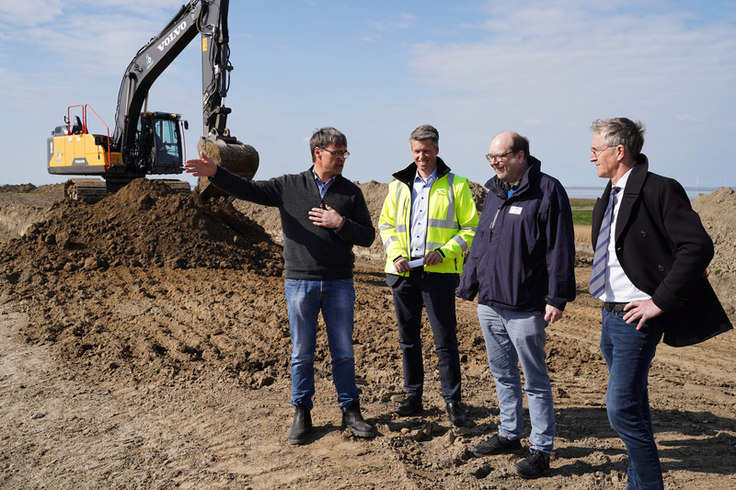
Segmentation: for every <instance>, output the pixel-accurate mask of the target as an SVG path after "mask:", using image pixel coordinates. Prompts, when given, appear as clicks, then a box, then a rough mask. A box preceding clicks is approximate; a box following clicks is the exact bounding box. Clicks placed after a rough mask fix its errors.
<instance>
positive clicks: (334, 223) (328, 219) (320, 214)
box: [309, 205, 342, 229]
mask: <svg viewBox="0 0 736 490" xmlns="http://www.w3.org/2000/svg"><path fill="white" fill-rule="evenodd" d="M309 219H310V220H312V223H314V224H315V225H316V226H321V227H322V228H332V229H335V228H339V227H340V225H341V224H342V216H341V215H340V213H338V212H337V211H335V210H334V209H332V208H331V207H329V206H327V205H325V208H324V209H322V208H312V210H311V211H309Z"/></svg>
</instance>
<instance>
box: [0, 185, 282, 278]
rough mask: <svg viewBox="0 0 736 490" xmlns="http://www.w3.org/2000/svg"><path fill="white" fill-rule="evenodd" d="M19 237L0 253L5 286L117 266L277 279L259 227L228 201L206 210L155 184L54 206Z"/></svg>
mask: <svg viewBox="0 0 736 490" xmlns="http://www.w3.org/2000/svg"><path fill="white" fill-rule="evenodd" d="M21 240H22V243H21V244H19V243H17V242H16V241H11V242H10V243H8V244H7V245H5V246H4V247H3V248H2V249H0V262H2V264H3V266H2V269H0V271H3V272H4V273H5V275H6V278H7V279H8V280H9V281H10V282H15V281H17V280H18V278H19V276H20V275H21V274H23V273H44V272H50V271H60V270H64V271H66V272H70V271H73V270H76V269H86V270H104V269H106V268H108V267H117V266H131V267H166V268H169V269H177V268H194V267H204V268H222V269H227V268H236V269H246V270H247V269H253V270H257V271H258V272H260V273H262V274H266V275H280V274H281V255H280V251H281V250H280V247H279V246H277V245H276V244H274V243H273V242H272V241H271V239H270V237H269V236H268V234H267V233H266V232H265V231H264V230H263V228H262V227H261V226H259V225H257V224H256V223H254V222H253V221H251V220H250V219H248V218H245V217H244V216H243V215H242V214H240V213H238V212H237V211H236V210H235V209H234V208H233V207H232V205H231V204H229V202H228V201H224V200H221V201H218V202H216V203H213V204H207V205H205V204H204V203H202V202H201V200H199V199H198V198H197V197H196V196H195V195H193V194H184V193H178V192H174V191H172V190H171V189H170V188H169V187H168V186H166V185H165V184H164V183H162V182H161V181H157V180H148V179H138V180H135V181H133V182H132V183H131V184H129V185H127V186H126V187H124V188H123V189H122V190H121V191H120V192H118V193H116V194H114V195H111V196H109V197H108V198H106V199H104V200H102V201H100V202H98V203H95V204H92V205H90V204H86V203H83V202H80V201H73V200H70V199H65V200H61V201H57V202H56V203H55V204H54V205H53V206H52V207H51V209H50V210H49V211H48V213H47V214H46V216H45V219H44V220H43V221H40V222H38V223H36V224H34V225H32V226H31V227H29V228H28V229H27V230H26V232H25V235H24V236H23V237H22V239H21ZM29 265H32V267H29ZM31 269H32V270H31ZM14 277H15V279H14Z"/></svg>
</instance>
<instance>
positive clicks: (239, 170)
mask: <svg viewBox="0 0 736 490" xmlns="http://www.w3.org/2000/svg"><path fill="white" fill-rule="evenodd" d="M234 141H235V142H234V143H227V142H225V141H224V140H222V139H215V138H213V137H212V136H208V137H202V138H200V139H199V143H197V150H198V151H200V152H202V153H204V154H205V155H207V156H208V157H210V158H211V159H212V161H214V162H215V163H216V164H217V165H220V166H221V167H224V168H226V169H228V170H229V171H230V172H232V173H234V174H236V175H240V176H241V177H244V178H246V179H248V180H251V179H252V178H253V176H254V175H255V174H256V171H257V170H258V152H257V151H256V149H255V148H253V147H252V146H250V145H246V144H243V143H241V142H240V141H238V140H234ZM198 188H199V194H200V195H201V196H202V197H203V198H210V197H222V196H226V195H227V194H226V193H225V192H223V191H221V190H219V189H218V188H216V187H215V186H214V185H212V184H210V181H209V179H208V178H207V177H200V178H199V185H198Z"/></svg>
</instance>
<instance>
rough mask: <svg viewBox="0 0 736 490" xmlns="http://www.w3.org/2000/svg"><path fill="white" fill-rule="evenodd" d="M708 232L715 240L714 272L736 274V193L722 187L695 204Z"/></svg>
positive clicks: (712, 267)
mask: <svg viewBox="0 0 736 490" xmlns="http://www.w3.org/2000/svg"><path fill="white" fill-rule="evenodd" d="M693 209H694V210H695V211H696V212H697V213H698V214H699V215H700V220H701V221H702V223H703V226H704V227H705V229H706V231H707V232H708V234H709V235H710V237H711V239H712V240H713V245H714V246H715V251H716V254H715V257H713V261H712V262H711V264H710V267H709V269H710V270H711V271H712V272H715V271H719V272H736V241H734V237H736V192H734V190H733V189H731V188H730V187H721V188H720V189H718V190H716V191H714V192H713V193H711V194H700V195H698V197H697V198H696V199H695V201H694V202H693Z"/></svg>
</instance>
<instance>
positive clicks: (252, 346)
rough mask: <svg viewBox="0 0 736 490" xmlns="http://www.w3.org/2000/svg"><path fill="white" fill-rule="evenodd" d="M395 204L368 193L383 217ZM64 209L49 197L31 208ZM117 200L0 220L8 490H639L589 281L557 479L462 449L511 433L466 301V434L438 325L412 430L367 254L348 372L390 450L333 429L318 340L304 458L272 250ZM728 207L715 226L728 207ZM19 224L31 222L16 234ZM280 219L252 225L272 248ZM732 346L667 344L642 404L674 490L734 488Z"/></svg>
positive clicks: (559, 336)
mask: <svg viewBox="0 0 736 490" xmlns="http://www.w3.org/2000/svg"><path fill="white" fill-rule="evenodd" d="M381 186H382V185H381V184H377V183H368V184H362V187H363V189H364V193H365V194H366V198H367V200H368V201H369V206H371V207H372V209H371V211H372V214H373V213H374V209H373V207H374V205H372V204H371V203H372V202H373V203H375V202H379V201H382V199H383V196H382V195H381V192H383V193H384V194H383V195H385V190H382V189H384V188H382V187H381ZM55 192H56V190H54V189H51V190H48V191H47V192H41V191H39V193H38V199H39V200H42V199H49V194H52V195H53V196H56V194H54V193H55ZM6 194H10V193H6ZM119 194H121V193H119ZM1 195H2V193H0V196H1ZM115 197H116V198H117V199H118V201H114V200H113V199H112V198H108V199H107V200H106V201H107V202H106V203H105V202H104V201H103V202H102V203H98V204H94V205H82V204H80V203H69V202H66V201H63V202H62V201H58V200H56V204H54V205H50V204H42V205H39V204H33V205H32V204H29V203H28V202H25V203H20V204H19V201H20V200H18V199H14V197H13V196H3V197H0V205H2V206H3V207H2V209H3V210H5V209H12V210H13V216H15V218H14V219H12V220H11V219H10V218H7V219H6V221H2V217H3V216H6V215H5V214H4V213H0V224H3V223H7V224H8V225H7V226H6V229H8V228H9V227H10V226H11V225H12V226H14V227H15V229H19V230H21V231H20V233H23V234H24V238H22V239H11V240H7V241H5V242H4V243H3V246H2V248H1V249H0V488H13V489H40V488H47V489H65V488H68V489H72V488H73V489H80V488H81V489H84V488H95V489H96V488H106V489H107V488H110V489H118V488H120V489H128V488H141V489H149V488H151V489H153V488H155V489H159V488H161V489H164V488H166V489H168V488H198V489H199V488H208V489H211V488H212V489H217V488H223V489H225V488H227V489H230V488H232V489H247V488H252V489H266V488H268V489H271V488H303V487H305V486H316V485H319V486H320V487H322V488H329V489H333V488H397V489H415V488H416V489H440V488H478V489H515V490H517V489H545V490H546V489H563V488H570V489H618V488H625V480H626V476H625V475H626V466H627V463H626V453H625V449H624V446H623V444H622V443H621V442H620V440H619V439H618V437H617V435H616V434H615V433H614V432H613V431H612V430H611V429H610V428H609V425H608V421H607V417H606V411H605V406H604V400H605V391H606V383H607V373H606V369H605V364H604V362H603V360H602V357H601V355H600V352H599V349H598V339H599V329H600V319H599V312H598V310H597V308H596V304H595V302H594V301H593V300H592V298H591V297H590V296H589V295H588V294H587V293H586V292H585V290H586V289H587V286H586V284H587V280H588V278H589V274H590V270H589V268H588V267H587V266H586V265H585V261H581V263H580V266H579V267H578V268H577V269H576V275H577V277H578V290H579V291H578V298H577V299H576V301H575V302H574V303H571V304H570V305H569V306H568V308H567V310H566V313H565V317H564V318H563V319H562V320H561V321H559V322H557V323H555V324H554V325H552V326H550V327H549V328H548V358H547V365H548V368H549V371H550V376H551V378H552V383H553V391H554V395H555V408H556V416H557V424H558V427H557V438H556V447H555V451H554V453H553V459H552V473H551V475H550V476H549V477H547V478H542V479H539V480H534V481H523V480H520V479H518V478H517V477H515V476H513V474H512V473H511V471H510V469H511V466H512V465H513V464H514V463H515V462H516V461H517V460H518V457H517V456H511V455H508V456H507V455H503V456H496V457H489V458H475V457H473V456H472V454H471V453H470V448H472V446H473V445H475V444H478V443H480V442H482V441H483V440H485V438H487V437H488V436H489V435H491V434H493V433H494V432H495V429H496V424H497V423H498V409H497V401H496V393H495V387H494V385H493V381H492V378H491V376H490V373H489V370H488V366H487V361H486V359H485V350H484V345H483V338H482V335H481V332H480V328H479V327H478V324H477V318H476V315H475V305H474V304H472V303H463V302H458V318H459V327H458V330H459V334H458V336H459V338H460V342H461V345H460V351H461V356H462V359H461V360H462V368H463V394H464V403H465V405H466V407H467V413H468V422H467V423H466V424H465V426H464V427H461V428H454V427H452V426H451V425H450V424H449V423H448V421H447V416H446V415H445V414H444V410H443V408H444V404H443V402H442V399H441V396H440V393H439V382H438V376H437V367H436V356H435V355H434V352H433V347H432V346H433V342H432V340H431V331H430V330H429V328H428V326H427V328H425V337H424V338H425V340H426V341H425V342H424V345H425V367H426V371H427V380H426V387H425V392H426V396H425V411H424V412H423V413H422V414H421V415H419V416H416V417H409V418H402V417H398V416H396V415H395V414H394V413H393V407H394V405H395V402H396V400H397V399H399V398H400V397H401V394H402V392H403V390H402V376H401V354H400V350H399V346H398V334H397V332H396V325H395V319H394V314H393V305H392V299H391V294H390V290H389V288H388V287H387V286H386V285H385V282H384V281H383V274H382V273H381V270H382V265H381V258H380V257H379V256H378V255H377V254H376V253H371V250H373V248H371V249H370V250H356V252H359V254H358V256H359V260H358V265H357V268H356V277H355V280H356V291H357V301H356V323H355V352H356V367H357V375H358V382H359V387H360V389H361V392H362V393H361V404H362V407H363V413H364V415H365V417H366V418H367V420H368V421H369V422H370V423H372V424H374V425H375V427H376V432H377V435H376V437H375V438H373V439H370V440H358V439H356V438H354V437H353V436H351V435H350V434H349V433H347V432H345V431H343V430H342V429H341V427H340V412H339V409H338V407H337V403H336V395H335V391H334V387H333V385H332V381H331V374H330V365H329V354H328V352H327V349H326V339H325V337H324V332H323V330H322V331H321V332H320V336H319V347H318V355H317V363H316V371H317V372H316V377H317V395H316V397H315V400H314V401H315V408H314V410H313V412H312V414H313V418H314V422H315V425H316V430H315V432H314V435H313V437H312V438H311V440H310V442H309V444H307V445H305V446H300V447H294V446H290V445H289V444H288V442H287V433H288V430H289V427H290V425H291V418H292V415H293V409H292V407H291V406H290V405H289V398H290V379H289V352H290V343H289V338H288V321H287V315H286V306H285V301H284V297H283V279H282V278H281V277H280V270H279V267H280V265H279V263H278V241H279V240H278V237H275V239H274V241H271V239H270V238H269V237H268V235H266V234H261V233H260V232H259V231H257V230H251V229H250V228H248V227H250V226H252V223H251V222H250V220H248V219H245V218H242V219H241V218H238V217H237V216H236V215H235V214H232V212H231V211H230V210H229V209H228V208H227V206H226V205H224V204H219V205H217V206H210V207H206V206H205V207H203V206H204V205H202V204H201V203H196V202H190V201H191V200H190V199H189V198H182V197H181V196H179V195H176V196H172V195H169V194H167V193H166V192H165V191H162V190H159V189H158V188H147V187H143V188H141V189H137V190H135V189H132V188H131V192H130V193H129V194H128V195H122V194H121V195H120V196H115ZM720 197H721V198H722V201H721V202H719V203H718V206H720V208H721V210H722V209H723V207H724V206H725V205H726V204H727V203H729V202H730V201H729V200H728V199H730V198H729V197H728V196H725V197H724V196H720ZM23 199H24V200H26V201H27V200H28V199H30V200H31V201H34V202H36V203H37V201H35V200H34V199H32V198H29V197H28V196H27V195H25V194H24V195H23ZM51 201H55V199H51ZM724 202H725V203H726V204H724ZM696 204H697V203H696ZM700 205H702V206H704V207H707V203H705V204H703V203H700ZM49 206H51V207H49ZM236 207H237V208H239V209H242V206H240V205H236ZM696 207H697V206H696ZM205 208H206V209H205ZM23 209H25V210H26V211H25V213H26V217H25V218H24V219H25V220H26V221H29V222H33V221H38V223H37V224H35V225H33V226H29V224H30V223H26V224H25V225H23V224H22V223H21V222H20V221H22V220H19V219H18V216H20V215H23V212H24V211H23ZM269 211H270V210H261V211H258V212H250V214H249V213H247V212H246V214H248V215H249V216H251V217H252V218H253V219H254V220H255V221H258V222H259V223H261V224H262V225H264V228H265V229H266V231H267V232H268V231H269V226H268V225H269V224H272V223H273V219H272V217H269V216H268V212H269ZM699 212H701V211H700V210H699ZM208 213H214V214H208ZM8 214H11V213H8ZM259 214H260V215H261V217H260V218H259V217H258V215H259ZM721 214H722V215H723V214H724V213H721ZM725 214H726V215H728V214H729V213H725ZM731 214H734V213H731ZM151 215H155V216H156V217H157V219H156V220H154V219H147V217H150V216H151ZM703 215H704V213H703V214H701V216H703ZM218 216H220V217H222V216H225V218H224V219H220V218H218ZM218 219H219V220H220V221H218ZM11 222H12V223H11ZM704 222H705V218H704ZM710 223H711V221H709V224H710ZM146 226H148V227H149V228H146ZM714 226H716V229H717V230H720V229H722V228H723V226H725V225H723V226H718V225H714ZM729 226H730V225H729ZM195 228H196V230H206V233H199V232H197V233H194V231H193V229H195ZM248 230H251V231H248ZM261 231H262V230H261ZM709 232H711V233H712V236H713V235H715V233H714V232H713V231H712V230H711V229H709ZM7 233H8V234H9V235H12V233H11V232H9V231H8V232H7ZM65 233H66V234H65ZM167 234H168V235H170V236H165V235H167ZM171 235H173V236H171ZM250 236H254V237H257V239H254V240H253V239H250V238H249V237H250ZM719 236H720V235H719ZM719 240H720V239H719ZM714 241H717V240H716V239H715V238H714ZM725 241H726V240H725V239H724V240H721V241H717V243H716V245H717V249H718V250H719V253H720V255H719V257H718V260H720V261H721V262H717V263H718V264H721V263H722V264H723V265H720V266H719V267H720V268H721V269H723V270H720V269H719V271H718V273H717V274H716V273H715V272H711V280H712V281H713V283H714V286H715V288H716V290H717V291H718V293H719V297H721V299H722V301H723V302H724V304H726V306H727V310H728V311H729V313H730V315H731V318H732V320H733V319H734V310H733V306H732V305H733V304H735V302H734V299H733V298H734V291H736V287H734V283H733V280H734V279H733V276H732V274H731V273H730V272H728V267H729V264H730V262H729V260H730V259H729V255H728V254H729V253H731V252H730V251H729V249H728V248H727V247H726V246H725V245H723V243H722V242H725ZM192 244H195V245H196V247H194V246H192V247H190V245H192ZM167 247H168V248H167ZM188 247H190V248H188ZM202 247H205V248H207V249H209V250H215V249H216V250H218V254H217V257H216V258H217V260H215V259H214V258H213V257H212V254H209V255H207V254H203V255H198V254H197V249H198V248H202ZM218 247H219V248H218ZM379 247H380V245H379ZM719 247H720V248H719ZM165 250H168V251H165ZM379 251H380V249H379ZM243 257H245V258H243ZM714 262H716V261H715V260H714ZM425 322H426V319H425ZM735 347H736V335H735V334H734V332H733V331H731V332H728V333H727V334H724V335H721V336H719V337H717V338H714V339H711V340H709V341H707V342H705V343H703V344H700V345H697V346H692V347H687V348H680V349H674V348H671V347H668V346H666V345H664V344H661V345H660V347H659V348H658V352H657V356H656V358H655V360H654V363H653V366H652V370H651V375H650V398H651V405H652V411H653V419H654V427H655V431H656V439H657V443H658V446H659V449H660V456H661V459H662V465H663V469H664V479H665V488H667V489H668V490H669V489H718V490H722V489H726V488H735V487H736V362H735V361H736V348H735ZM525 415H526V414H525ZM527 426H528V423H527ZM524 437H525V438H526V437H528V427H527V430H526V431H525V434H524ZM525 442H526V441H525Z"/></svg>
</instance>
